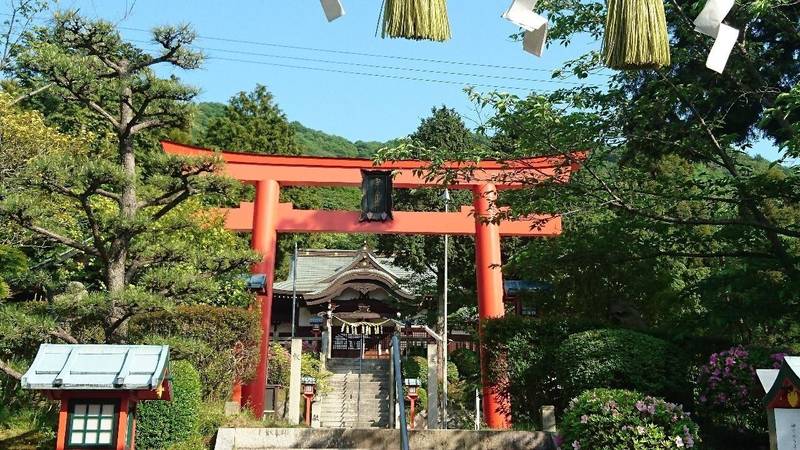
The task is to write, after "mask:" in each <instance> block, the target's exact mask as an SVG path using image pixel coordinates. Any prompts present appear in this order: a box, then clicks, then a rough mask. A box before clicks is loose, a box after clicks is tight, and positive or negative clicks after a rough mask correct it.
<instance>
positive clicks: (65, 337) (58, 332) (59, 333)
mask: <svg viewBox="0 0 800 450" xmlns="http://www.w3.org/2000/svg"><path fill="white" fill-rule="evenodd" d="M48 334H50V336H53V337H57V338H59V339H61V340H62V341H64V342H66V343H68V344H79V343H80V342H78V340H77V339H75V338H74V337H73V336H72V335H71V334H69V333H67V332H66V330H64V329H63V328H61V327H56V329H55V330H51V331H50V333H48Z"/></svg>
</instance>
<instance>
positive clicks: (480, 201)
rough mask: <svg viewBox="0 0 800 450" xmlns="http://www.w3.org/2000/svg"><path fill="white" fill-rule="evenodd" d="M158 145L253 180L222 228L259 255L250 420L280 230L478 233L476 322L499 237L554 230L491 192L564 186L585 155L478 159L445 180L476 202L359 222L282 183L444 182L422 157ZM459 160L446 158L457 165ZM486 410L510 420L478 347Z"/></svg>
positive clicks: (496, 275)
mask: <svg viewBox="0 0 800 450" xmlns="http://www.w3.org/2000/svg"><path fill="white" fill-rule="evenodd" d="M162 146H163V148H164V151H166V152H167V153H170V154H174V155H182V156H195V157H197V156H203V157H214V156H219V157H221V158H222V160H223V161H224V162H225V169H224V170H225V173H226V174H227V175H229V176H231V177H233V178H236V179H238V180H240V181H243V182H246V183H251V184H254V185H255V187H256V195H255V201H254V202H252V203H242V204H240V206H239V208H234V209H229V210H227V212H226V227H227V228H228V229H231V230H236V231H251V232H252V247H253V249H254V250H256V251H258V252H259V253H260V254H261V256H262V259H261V262H259V263H257V264H255V265H254V266H253V268H252V271H253V273H261V274H265V275H266V285H265V293H264V294H263V295H259V296H258V299H259V301H260V303H261V328H262V333H261V341H260V345H259V347H260V349H259V350H260V357H259V362H258V367H257V370H256V377H255V379H254V380H253V381H252V382H251V384H250V385H249V389H248V394H249V399H247V400H249V403H250V405H251V408H252V409H253V413H254V414H255V415H256V417H261V416H262V415H263V412H264V397H265V388H266V382H267V369H268V362H269V337H270V333H269V329H270V323H271V316H272V284H273V281H274V280H273V278H274V272H275V248H276V243H277V234H278V233H318V232H340V233H383V234H463V235H474V236H475V275H476V278H477V287H478V315H479V317H480V318H481V319H486V318H496V317H502V316H503V315H504V313H505V308H504V305H503V275H502V271H501V262H502V261H501V257H500V237H501V236H529V237H554V236H558V235H559V234H561V218H560V217H559V216H547V215H540V216H533V217H528V218H525V220H517V221H501V220H497V219H498V212H499V211H498V209H497V208H496V206H495V202H494V199H495V198H496V196H497V191H498V190H503V189H520V188H523V187H528V186H530V185H531V184H530V183H531V181H532V180H534V181H555V182H560V183H566V182H568V181H569V179H570V176H571V175H572V173H573V172H574V171H575V170H577V169H578V167H579V164H580V163H581V162H582V161H583V159H584V158H585V154H584V153H583V152H575V153H570V154H565V155H558V156H549V157H538V158H529V159H523V160H514V161H509V162H505V163H498V162H494V161H485V162H481V163H478V164H477V165H475V166H473V167H470V169H471V171H470V172H471V173H470V175H469V177H466V176H465V177H461V178H459V179H457V180H455V181H454V182H452V183H450V184H448V186H447V187H448V188H450V189H469V190H470V191H472V193H473V207H472V208H462V209H461V210H460V211H456V212H416V211H395V212H393V215H394V219H393V220H390V221H386V222H359V212H357V211H317V210H296V209H294V207H293V206H292V205H291V204H288V203H280V201H279V195H280V188H281V187H282V186H352V187H355V186H361V183H362V173H361V171H362V170H390V171H392V175H393V184H394V187H397V188H421V187H429V188H441V187H442V185H441V183H440V182H439V181H438V180H431V179H428V178H426V177H423V176H421V175H420V171H424V170H425V169H426V168H427V167H428V166H429V164H428V163H426V162H423V161H396V162H390V163H385V164H380V165H375V164H374V163H373V162H372V161H371V160H367V159H351V158H320V157H307V156H277V155H260V154H248V153H237V152H229V151H223V152H219V153H217V152H214V151H213V150H208V149H203V148H198V147H191V146H187V145H183V144H177V143H174V142H166V141H165V142H162ZM462 166H463V164H461V165H460V164H456V163H453V164H448V165H446V167H449V168H462ZM480 353H481V358H480V359H481V382H482V386H483V398H484V402H483V413H484V418H485V420H486V423H487V424H488V425H489V427H491V428H508V427H510V424H511V417H510V402H509V399H508V398H506V397H505V396H504V395H503V394H501V393H500V392H499V390H498V389H497V387H498V380H491V379H489V378H488V377H487V367H486V358H485V357H484V356H485V355H484V348H483V346H481V352H480Z"/></svg>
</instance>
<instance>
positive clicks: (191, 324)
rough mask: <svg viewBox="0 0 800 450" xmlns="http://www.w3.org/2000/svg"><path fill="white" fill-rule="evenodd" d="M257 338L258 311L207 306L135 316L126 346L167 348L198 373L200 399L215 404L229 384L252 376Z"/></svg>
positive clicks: (224, 396) (256, 358)
mask: <svg viewBox="0 0 800 450" xmlns="http://www.w3.org/2000/svg"><path fill="white" fill-rule="evenodd" d="M260 334H261V331H260V325H259V313H258V311H251V310H247V309H243V308H228V307H216V306H209V305H191V306H178V307H175V308H173V309H171V310H169V311H157V312H150V313H143V314H139V315H137V316H135V317H133V318H132V319H131V321H130V324H129V327H128V339H129V340H130V341H131V342H134V343H146V344H167V345H169V346H170V352H171V353H172V355H173V356H174V357H175V358H177V359H185V360H188V361H190V362H191V363H192V364H193V365H194V366H195V367H202V368H203V370H202V373H201V377H202V381H203V394H204V396H205V397H209V398H220V399H221V398H228V394H229V390H230V387H231V384H232V381H233V380H234V378H237V377H238V378H240V379H242V380H247V379H249V378H251V377H252V375H253V374H254V368H255V367H256V365H257V362H258V341H259V338H260Z"/></svg>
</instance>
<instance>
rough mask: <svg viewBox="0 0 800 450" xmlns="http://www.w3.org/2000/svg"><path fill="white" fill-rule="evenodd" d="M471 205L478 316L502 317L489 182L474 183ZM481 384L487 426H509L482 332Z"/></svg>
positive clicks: (492, 193)
mask: <svg viewBox="0 0 800 450" xmlns="http://www.w3.org/2000/svg"><path fill="white" fill-rule="evenodd" d="M472 196H473V203H474V207H475V276H476V278H477V284H478V317H479V318H480V319H481V321H482V320H483V319H488V318H497V317H503V315H504V314H505V306H504V305H503V273H502V270H501V263H502V261H501V257H500V224H499V223H498V222H496V221H494V220H493V219H495V215H496V214H497V208H496V206H495V200H496V198H497V189H496V188H495V186H494V185H493V184H491V183H487V184H483V185H480V186H475V187H474V188H473V191H472ZM480 342H481V344H480V355H481V356H480V360H481V386H483V417H484V418H485V419H486V424H487V425H488V426H489V428H495V429H504V428H510V427H511V416H510V405H509V401H508V398H507V396H504V395H503V394H502V393H501V392H498V391H497V387H498V386H502V383H499V382H498V381H499V380H492V379H491V376H490V374H489V373H488V370H489V369H488V367H487V364H486V363H487V355H485V352H486V349H485V347H484V339H483V331H482V328H481V337H480Z"/></svg>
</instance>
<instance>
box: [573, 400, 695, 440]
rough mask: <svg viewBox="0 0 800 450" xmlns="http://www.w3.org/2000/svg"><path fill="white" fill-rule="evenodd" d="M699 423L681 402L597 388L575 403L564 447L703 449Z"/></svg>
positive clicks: (574, 401)
mask: <svg viewBox="0 0 800 450" xmlns="http://www.w3.org/2000/svg"><path fill="white" fill-rule="evenodd" d="M698 431H699V429H698V426H697V425H696V424H695V423H694V422H692V420H691V419H689V414H688V413H685V412H683V408H682V407H681V406H680V405H676V404H674V403H667V402H665V401H664V400H661V399H659V398H654V397H650V396H643V395H641V394H639V393H637V392H632V391H626V390H621V389H593V390H589V391H586V392H584V393H582V394H581V395H579V396H578V397H577V398H575V399H573V400H572V401H570V404H569V408H567V410H566V411H565V412H564V420H563V421H562V425H561V432H562V434H563V444H562V445H561V448H572V449H576V450H577V449H583V450H590V449H591V450H595V449H606V450H662V449H663V450H667V449H670V450H674V449H676V448H693V449H699V448H700V437H699V435H698Z"/></svg>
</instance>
